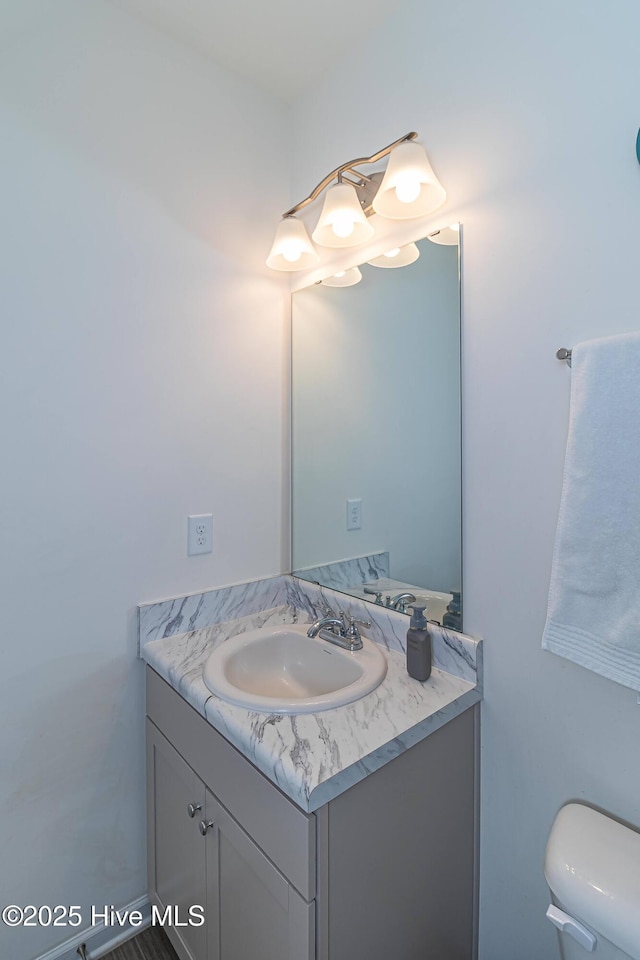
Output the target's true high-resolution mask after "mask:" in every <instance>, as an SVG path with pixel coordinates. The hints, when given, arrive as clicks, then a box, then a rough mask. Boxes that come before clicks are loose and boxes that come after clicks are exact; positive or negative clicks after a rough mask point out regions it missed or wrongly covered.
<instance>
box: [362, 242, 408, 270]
mask: <svg viewBox="0 0 640 960" xmlns="http://www.w3.org/2000/svg"><path fill="white" fill-rule="evenodd" d="M419 256H420V251H419V250H418V247H417V246H416V244H415V243H406V244H405V245H404V246H403V247H395V248H394V249H393V250H388V251H387V252H386V253H383V254H382V256H381V257H374V259H373V260H369V261H368V262H369V263H370V264H371V266H372V267H385V268H389V267H390V268H393V267H407V266H408V265H409V264H410V263H415V262H416V260H417V259H418V257H419Z"/></svg>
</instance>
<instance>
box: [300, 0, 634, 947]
mask: <svg viewBox="0 0 640 960" xmlns="http://www.w3.org/2000/svg"><path fill="white" fill-rule="evenodd" d="M639 31H640V8H639V7H638V4H637V3H636V2H635V0H614V2H613V3H610V4H607V5H603V4H602V3H600V2H596V0H540V2H539V3H535V4H524V3H513V2H512V0H485V2H483V3H480V4H478V3H475V2H473V0H449V2H447V3H446V4H437V5H436V4H425V3H424V2H422V0H410V2H407V3H406V4H404V5H403V6H401V7H399V8H398V9H397V10H396V11H395V12H394V15H393V17H392V18H390V20H389V22H388V23H387V24H386V25H385V28H384V30H380V31H378V32H376V33H375V34H374V35H373V36H372V37H370V38H368V39H365V40H364V41H363V43H362V45H361V46H360V47H359V48H358V49H357V50H353V51H351V53H350V55H349V57H348V59H345V60H343V61H342V62H341V63H339V64H334V65H333V68H332V70H331V72H330V73H327V75H326V77H325V79H324V81H323V82H322V83H320V84H318V85H317V86H316V87H315V88H314V89H313V90H312V91H310V92H309V93H308V94H307V95H306V96H303V97H300V98H299V100H298V101H297V103H296V109H295V129H296V143H295V155H294V161H295V163H294V170H295V183H294V194H295V195H296V196H298V195H300V196H303V195H304V194H305V193H306V191H307V190H308V187H309V184H313V183H315V182H316V181H317V180H319V179H320V177H321V176H322V175H323V173H324V172H325V171H326V170H329V169H331V168H332V167H333V166H335V165H336V164H337V163H339V162H340V161H341V159H346V158H348V157H352V156H359V155H362V154H363V153H365V154H366V153H368V152H372V151H374V150H376V149H377V148H379V147H380V146H382V145H384V144H386V143H389V142H390V141H392V140H393V139H394V138H396V137H398V136H401V135H402V134H403V133H404V132H405V131H408V130H418V131H419V132H420V134H421V135H422V138H423V140H424V142H425V143H426V145H427V147H428V150H429V153H430V157H431V160H432V163H433V166H434V169H435V171H436V173H437V174H438V176H439V177H440V179H441V180H442V182H443V184H444V186H445V188H446V189H447V190H448V193H449V200H448V205H447V207H446V212H443V213H442V215H441V216H438V215H436V216H435V217H434V225H440V224H441V223H447V222H450V221H451V220H454V219H460V220H462V221H463V223H464V225H465V234H464V241H465V255H464V268H463V272H464V284H463V298H464V302H463V315H464V328H465V333H464V341H465V342H464V347H465V369H464V389H465V417H466V441H465V449H464V463H465V467H464V498H465V527H464V533H465V545H466V557H465V568H464V584H465V624H466V627H467V629H468V630H470V631H471V632H472V633H476V634H479V635H481V636H483V637H485V638H486V645H485V663H486V696H485V701H484V704H483V721H482V724H483V750H482V847H481V865H482V870H481V931H480V933H481V957H482V960H512V958H513V957H517V958H518V960H541V958H543V957H544V958H545V960H546V958H552V957H557V956H558V952H557V951H558V947H557V943H556V939H555V935H554V932H553V930H552V928H551V926H550V925H549V924H548V922H547V921H546V920H545V918H544V912H545V909H546V906H547V902H548V901H547V891H546V888H545V882H544V877H543V873H542V864H543V854H544V846H545V842H546V838H547V834H548V831H549V827H550V825H551V821H552V819H553V817H554V815H555V813H556V811H557V809H558V807H559V806H560V805H561V804H563V803H565V801H567V800H569V799H570V798H576V797H577V798H586V799H588V800H590V801H593V802H594V803H597V804H601V805H602V806H603V807H605V808H607V809H609V810H611V811H612V812H614V813H615V814H617V815H619V816H621V817H624V818H627V819H628V820H630V821H632V822H635V823H636V824H640V761H639V755H638V733H639V728H640V707H639V706H638V705H637V703H636V697H635V695H634V694H633V693H632V691H630V690H627V689H624V688H623V687H620V686H617V685H615V684H614V683H611V682H610V681H608V680H605V679H602V678H600V677H598V676H595V675H593V674H590V673H589V672H587V671H586V670H584V669H582V668H580V667H578V666H575V665H573V664H571V663H568V662H564V661H562V660H560V659H558V658H557V657H555V656H553V655H552V654H549V653H546V652H543V651H542V650H541V646H540V642H541V635H542V629H543V625H544V620H545V612H546V599H547V589H548V582H549V573H550V565H551V554H552V548H553V539H554V532H555V523H556V517H557V510H558V504H559V499H560V490H561V483H562V466H563V457H564V449H565V440H566V429H567V414H568V402H569V387H570V379H571V373H570V371H569V369H568V368H567V367H566V365H565V364H563V363H559V362H558V361H557V360H556V359H555V357H554V354H555V350H556V348H557V347H560V346H568V347H570V346H572V344H574V343H576V342H579V341H580V340H584V339H586V338H588V337H596V336H601V335H606V334H613V333H620V332H624V331H627V330H632V329H637V328H638V325H639V319H638V292H637V272H638V262H639V259H640V235H639V233H638V229H637V225H638V222H639V217H640V168H639V167H638V164H637V161H636V158H635V149H634V144H635V137H636V133H637V130H638V124H639V122H640V114H639V111H638V96H637V92H638V89H640V59H639V58H638V56H637V38H638V33H639ZM364 77H366V84H364V85H365V88H366V98H365V99H366V107H363V96H362V91H363V78H364ZM594 522H597V518H594Z"/></svg>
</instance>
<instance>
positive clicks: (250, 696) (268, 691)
mask: <svg viewBox="0 0 640 960" xmlns="http://www.w3.org/2000/svg"><path fill="white" fill-rule="evenodd" d="M308 628H309V624H283V625H282V626H281V627H261V628H259V629H257V630H250V631H248V632H247V633H240V634H238V635H237V636H235V637H231V638H230V639H229V640H226V641H225V642H224V643H222V644H220V646H219V647H216V649H215V650H214V651H213V653H212V654H211V656H210V657H209V659H208V660H207V662H206V663H205V665H204V667H203V677H204V682H205V683H206V685H207V687H208V688H209V690H211V692H212V693H215V694H216V696H218V697H221V698H222V699H223V700H226V701H227V702H228V703H234V704H236V705H237V706H240V707H246V708H247V709H248V710H260V711H263V712H267V713H315V712H316V711H319V710H330V709H332V708H333V707H341V706H343V705H344V704H345V703H352V702H353V701H354V700H359V699H360V698H361V697H364V696H366V694H368V693H371V691H372V690H375V688H376V687H377V686H378V684H380V683H381V682H382V680H383V679H384V677H385V675H386V672H387V660H386V657H385V656H384V654H383V653H382V651H381V650H380V648H379V647H378V646H377V644H375V643H373V642H372V641H371V640H367V639H366V637H363V638H362V640H363V648H362V650H356V651H355V652H354V653H351V652H350V651H349V650H342V649H341V648H340V647H337V646H335V645H334V644H331V643H328V642H327V641H326V640H322V639H320V638H319V637H313V638H311V637H308V636H307V630H308Z"/></svg>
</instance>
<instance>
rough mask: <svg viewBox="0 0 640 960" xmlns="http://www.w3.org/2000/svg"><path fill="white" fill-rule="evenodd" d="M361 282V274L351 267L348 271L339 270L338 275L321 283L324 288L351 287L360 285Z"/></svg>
mask: <svg viewBox="0 0 640 960" xmlns="http://www.w3.org/2000/svg"><path fill="white" fill-rule="evenodd" d="M361 280H362V274H361V273H360V271H359V270H358V268H357V267H351V269H350V270H341V271H340V273H336V274H334V275H333V276H332V277H327V278H326V280H323V281H322V284H323V286H325V287H352V286H353V285H354V284H356V283H360V281H361Z"/></svg>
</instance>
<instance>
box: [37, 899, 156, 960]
mask: <svg viewBox="0 0 640 960" xmlns="http://www.w3.org/2000/svg"><path fill="white" fill-rule="evenodd" d="M119 909H120V913H121V914H122V913H123V911H124V910H126V911H127V915H129V914H130V913H131V911H133V910H139V911H140V913H141V914H142V917H143V919H142V923H140V924H139V925H137V926H135V927H134V926H132V925H131V924H129V923H126V924H125V925H124V926H122V927H121V926H120V925H118V926H106V925H105V924H104V923H97V924H95V926H92V927H88V928H85V929H84V930H80V931H79V932H78V933H76V934H74V935H73V937H71V938H70V939H69V940H65V942H64V943H61V944H60V945H59V946H57V947H53V949H51V950H48V951H47V952H46V953H43V954H41V956H39V957H38V958H37V960H79V958H80V956H81V954H79V953H78V948H79V947H80V946H81V945H82V944H83V943H84V944H85V946H86V957H87V960H98V958H99V957H104V955H105V954H107V953H109V952H110V951H111V950H115V948H116V947H117V946H119V945H120V944H121V943H124V942H125V940H129V939H130V938H131V937H135V935H136V933H140V931H141V930H144V929H145V927H148V926H149V924H150V923H151V905H150V903H149V898H148V897H147V896H144V897H138V899H137V900H134V901H133V902H132V903H128V904H127V905H126V907H122V908H119Z"/></svg>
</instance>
